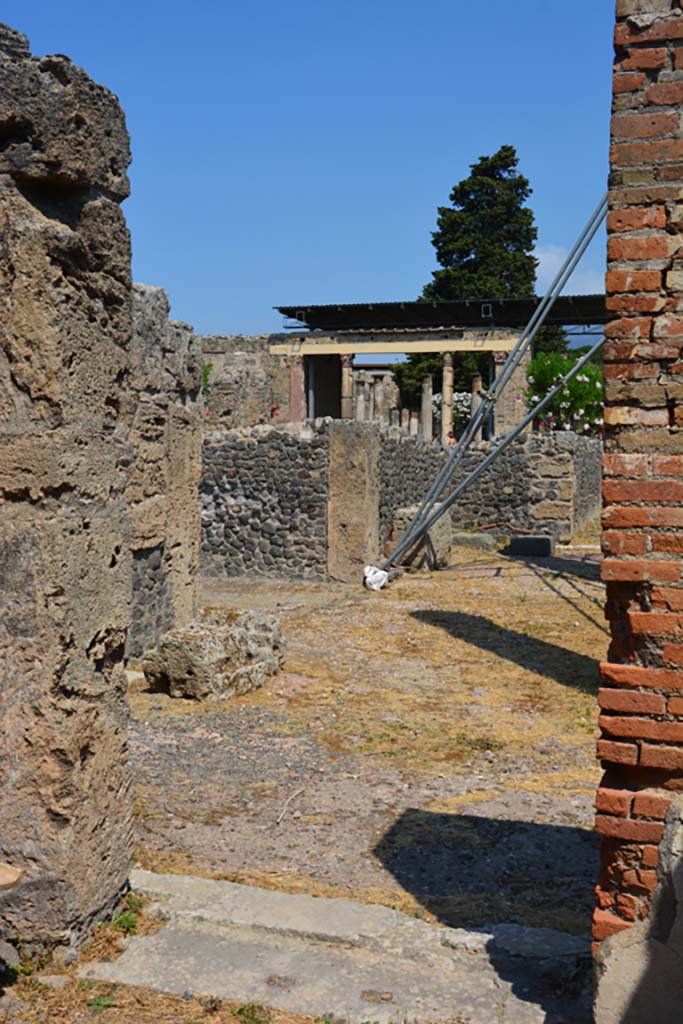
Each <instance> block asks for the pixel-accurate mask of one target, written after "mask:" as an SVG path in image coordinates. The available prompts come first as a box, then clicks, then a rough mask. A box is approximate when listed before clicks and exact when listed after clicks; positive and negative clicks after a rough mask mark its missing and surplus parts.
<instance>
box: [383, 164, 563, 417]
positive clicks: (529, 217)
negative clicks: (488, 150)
mask: <svg viewBox="0 0 683 1024" xmlns="http://www.w3.org/2000/svg"><path fill="white" fill-rule="evenodd" d="M517 165H518V159H517V152H516V150H515V148H514V146H501V148H500V149H499V150H498V152H497V153H494V154H493V156H482V157H480V158H479V160H477V162H476V163H474V164H472V165H471V167H470V175H469V177H467V178H464V179H463V180H462V181H461V182H459V183H458V184H457V185H455V187H454V188H453V190H452V192H451V194H450V197H449V198H450V202H451V205H450V206H440V207H439V208H438V217H437V229H436V231H434V232H433V233H432V244H433V246H434V248H435V249H436V256H437V260H438V262H439V263H440V265H441V269H440V270H435V271H434V272H433V274H432V280H431V281H430V282H429V284H427V285H425V287H424V288H423V290H422V295H421V296H420V299H421V300H422V301H429V302H434V301H437V302H439V301H442V302H443V301H447V300H449V299H450V300H457V299H482V300H484V299H505V298H530V297H531V296H533V295H534V294H535V292H534V285H535V280H536V268H537V265H538V260H537V259H536V257H535V256H534V255H533V250H534V245H535V243H536V238H537V231H536V226H535V223H534V215H533V212H532V210H531V209H530V208H529V207H528V206H527V205H526V201H527V200H528V198H529V196H530V195H531V186H530V185H529V181H528V179H527V178H525V177H524V175H522V174H519V172H518V170H517ZM536 348H537V350H543V349H553V350H554V349H558V350H560V351H564V349H565V348H566V338H565V335H564V331H562V329H561V328H553V327H550V328H544V329H543V330H542V332H541V334H540V335H539V338H538V344H537V346H536ZM489 366H490V356H489V355H487V354H486V353H482V354H476V353H473V352H472V353H464V354H463V355H461V356H459V357H458V358H457V359H456V361H455V380H456V387H460V388H466V389H467V388H469V386H470V384H471V380H472V377H473V375H474V374H475V373H481V375H482V377H483V379H484V381H485V382H486V381H487V379H488V376H489ZM428 373H431V374H432V375H433V376H434V378H435V381H434V383H435V388H436V390H440V388H441V360H440V358H439V357H438V356H421V355H414V356H409V357H408V361H407V362H406V363H403V364H401V365H399V366H398V367H397V368H396V378H397V380H398V383H399V386H400V388H401V392H402V395H403V399H404V401H405V402H407V404H415V403H416V402H417V401H418V400H419V395H420V389H421V379H422V377H423V376H425V375H426V374H428Z"/></svg>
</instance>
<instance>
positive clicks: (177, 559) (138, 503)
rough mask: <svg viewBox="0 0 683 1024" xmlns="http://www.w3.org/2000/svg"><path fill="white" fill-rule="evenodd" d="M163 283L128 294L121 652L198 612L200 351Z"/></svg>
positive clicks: (134, 650) (137, 648) (138, 650)
mask: <svg viewBox="0 0 683 1024" xmlns="http://www.w3.org/2000/svg"><path fill="white" fill-rule="evenodd" d="M169 309H170V307H169V302H168V298H167V296H166V293H165V292H164V291H163V290H162V289H161V288H153V287H150V286H148V285H140V284H136V285H134V287H133V297H132V313H133V318H132V328H133V329H132V337H131V342H130V369H131V382H132V385H133V396H132V400H131V403H130V419H131V432H130V442H131V444H132V445H133V447H134V449H135V461H134V464H133V466H132V472H131V476H130V479H129V482H128V486H127V488H126V500H127V502H128V505H129V507H130V510H131V516H132V526H133V536H132V548H133V552H134V559H133V610H132V622H131V627H130V630H129V632H128V638H127V642H126V654H127V656H128V657H130V658H138V657H140V655H141V654H142V653H143V651H144V649H145V648H146V647H148V646H149V645H150V644H152V643H155V642H156V641H157V640H158V638H159V636H160V635H161V633H163V632H164V631H165V630H166V629H168V628H170V626H172V625H175V626H183V625H185V624H186V623H187V622H189V621H190V619H192V618H193V616H194V614H195V610H196V597H197V594H196V587H197V580H198V578H199V544H200V532H201V520H200V511H199V505H198V501H197V493H198V488H199V478H200V475H201V453H202V432H203V426H202V415H201V408H200V401H199V388H200V381H201V350H200V347H199V344H198V340H197V339H196V338H195V336H194V335H193V333H192V328H191V327H189V326H188V325H187V324H182V323H178V322H176V321H170V320H169V319H168V314H169Z"/></svg>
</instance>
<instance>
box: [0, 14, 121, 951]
mask: <svg viewBox="0 0 683 1024" xmlns="http://www.w3.org/2000/svg"><path fill="white" fill-rule="evenodd" d="M0 96H2V103H1V107H2V109H1V112H0V120H1V121H2V137H3V144H2V150H1V152H0V237H1V245H0V580H1V583H0V823H1V825H0V861H4V862H7V863H9V864H11V865H13V866H15V867H19V868H23V869H24V875H23V878H22V881H21V883H20V884H19V885H18V886H17V887H16V888H15V889H13V890H11V891H10V892H5V893H1V894H0V934H3V935H19V936H21V938H22V939H23V940H24V941H31V940H35V941H37V942H46V943H51V942H57V943H74V944H75V943H76V942H77V941H78V940H79V938H80V937H81V935H82V933H83V931H84V929H85V928H87V927H89V925H90V924H91V923H92V922H93V920H95V919H97V917H98V916H99V915H101V914H103V913H104V912H106V911H107V909H108V908H110V907H111V906H112V905H113V904H114V902H115V901H116V900H117V898H118V896H119V894H120V893H121V892H122V890H123V888H124V886H125V885H126V881H127V878H128V870H129V866H130V862H131V853H132V834H131V811H130V799H129V785H130V779H129V773H128V765H127V760H128V759H127V736H126V734H127V722H128V706H127V702H126V677H125V673H124V647H125V643H126V633H127V630H128V627H129V624H130V610H131V593H132V569H131V521H130V514H129V510H128V507H127V504H126V500H125V496H124V492H125V488H126V485H127V482H128V477H129V472H130V467H131V465H132V463H133V459H134V453H133V451H132V450H131V449H130V446H129V444H128V433H129V425H130V424H129V413H130V410H131V409H132V406H133V404H134V396H133V393H132V390H131V385H130V364H129V362H130V355H129V350H130V339H131V277H130V239H129V235H128V230H127V228H126V222H125V220H124V217H123V214H122V212H121V209H120V205H119V204H120V203H121V201H122V200H123V199H125V197H126V196H127V195H128V193H129V184H128V177H127V174H126V171H127V167H128V164H129V161H130V151H129V140H128V134H127V132H126V126H125V121H124V116H123V112H122V111H121V108H120V107H119V104H118V102H117V100H116V97H115V96H114V95H113V94H112V93H111V92H109V91H108V90H107V89H105V88H103V87H102V86H100V85H96V84H95V83H94V82H92V81H91V80H90V79H89V78H88V76H87V75H86V74H85V72H84V71H82V70H81V69H80V68H78V67H76V66H75V65H74V64H72V63H71V61H70V60H69V59H68V58H66V57H63V56H56V57H44V58H40V59H38V58H34V59H31V56H30V53H29V48H28V42H27V40H26V39H25V38H24V37H23V36H21V35H20V34H19V33H18V32H15V31H13V30H12V29H9V28H7V27H6V26H0Z"/></svg>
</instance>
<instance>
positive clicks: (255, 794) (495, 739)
mask: <svg viewBox="0 0 683 1024" xmlns="http://www.w3.org/2000/svg"><path fill="white" fill-rule="evenodd" d="M455 554H458V555H460V558H459V561H457V563H455V564H454V565H452V566H451V567H450V568H449V569H448V570H446V571H444V572H441V573H438V574H426V573H425V574H415V575H411V576H406V577H404V578H402V579H401V580H399V581H397V582H395V583H394V584H392V587H391V588H390V590H388V591H386V592H383V593H382V594H379V595H378V594H372V595H370V594H367V593H365V592H363V591H362V590H361V589H360V588H358V589H356V588H351V587H344V586H337V585H324V584H303V583H293V584H283V583H266V582H263V581H255V582H246V581H241V582H236V581H229V584H226V585H218V584H217V583H216V581H211V583H210V586H209V585H207V590H206V594H205V603H206V604H207V605H210V606H212V607H216V606H222V607H230V608H243V607H252V608H262V609H264V610H273V611H277V612H279V613H280V614H281V615H282V622H283V632H284V636H285V638H286V640H287V655H286V661H285V665H284V671H283V672H282V673H281V674H280V675H279V676H278V677H276V678H274V679H272V680H271V681H270V682H269V683H268V684H267V686H265V687H264V688H263V689H262V690H261V691H258V692H257V693H254V694H250V695H248V696H247V697H246V698H242V699H240V700H238V701H222V702H221V701H212V702H207V703H204V704H197V703H194V702H187V701H182V700H181V701H179V700H171V699H170V698H168V697H165V696H163V695H159V694H151V693H148V692H146V691H145V689H144V685H143V683H142V681H141V679H140V678H139V677H134V679H133V682H132V685H131V704H132V710H133V723H132V730H131V758H132V763H133V770H134V775H135V779H136V811H137V829H138V859H139V862H140V863H141V864H142V865H143V866H145V867H149V868H151V869H154V870H178V871H187V872H191V873H195V874H207V875H212V876H216V877H226V878H231V879H234V880H238V881H247V882H253V883H254V884H259V885H266V886H268V887H271V888H280V889H285V890H288V891H305V892H311V893H313V894H319V895H349V896H351V895H352V896H353V897H354V898H357V899H362V900H365V901H367V902H378V903H385V904H388V905H395V906H397V907H400V908H401V909H404V910H409V911H411V912H413V913H415V914H416V916H424V917H425V918H427V919H429V920H435V921H440V922H443V923H446V924H449V925H452V926H463V927H480V926H487V925H492V924H495V923H499V922H517V923H521V924H527V925H544V926H549V927H556V928H559V929H562V930H567V931H573V932H576V933H585V932H587V931H588V930H589V923H590V913H591V908H592V889H593V884H594V880H595V877H596V874H597V847H596V843H595V841H594V838H593V834H592V832H591V826H592V813H593V812H592V805H593V791H594V788H595V784H596V782H597V778H598V769H597V766H596V764H595V762H594V740H595V712H594V694H595V691H596V687H597V665H596V661H595V660H594V659H595V658H598V657H602V656H603V652H604V651H605V650H606V645H607V638H606V634H605V628H604V624H603V622H602V621H601V615H600V611H599V606H600V605H601V603H602V590H601V585H600V583H599V582H598V579H597V568H598V567H597V557H596V556H595V555H594V554H590V553H586V552H580V553H577V552H574V553H571V552H569V553H567V555H566V556H565V557H563V558H556V559H548V560H543V561H539V562H538V563H536V564H530V563H520V562H519V561H516V560H510V559H506V558H504V557H503V556H501V555H499V554H493V555H490V556H488V555H487V556H485V557H482V556H481V555H480V554H479V553H478V554H477V556H476V557H474V556H473V555H472V554H466V553H464V552H460V553H455ZM456 609H457V610H456Z"/></svg>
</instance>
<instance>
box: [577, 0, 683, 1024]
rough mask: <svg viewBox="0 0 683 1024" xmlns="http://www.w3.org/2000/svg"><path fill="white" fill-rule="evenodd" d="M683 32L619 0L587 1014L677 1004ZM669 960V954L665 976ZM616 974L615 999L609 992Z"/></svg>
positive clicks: (642, 1014) (643, 1011) (681, 770)
mask: <svg viewBox="0 0 683 1024" xmlns="http://www.w3.org/2000/svg"><path fill="white" fill-rule="evenodd" d="M681 40H683V14H682V12H681V10H680V9H679V5H678V3H675V2H673V0H638V2H637V3H636V2H634V0H619V3H618V5H617V26H616V60H615V66H614V101H613V116H612V142H613V144H612V151H611V177H610V190H609V205H610V212H609V216H608V273H607V292H608V299H607V301H608V306H609V308H610V309H611V310H612V311H613V313H614V320H613V321H612V322H611V323H610V324H609V325H608V326H607V329H606V334H607V338H608V340H607V343H606V345H605V353H604V359H605V377H606V394H605V424H606V437H605V456H604V473H605V482H604V514H603V522H604V529H603V549H604V551H605V559H604V562H603V576H604V579H605V581H606V584H607V606H606V614H607V618H608V619H609V622H610V627H611V633H612V641H611V644H610V648H609V653H608V656H607V660H606V661H605V662H604V663H603V664H602V665H601V676H602V689H601V690H600V705H601V712H602V713H601V717H600V727H601V729H602V739H601V740H600V742H599V744H598V753H599V757H600V759H601V761H602V765H603V768H604V769H605V774H604V777H603V780H602V783H601V786H600V789H599V791H598V794H597V811H598V813H597V818H596V826H597V830H598V832H599V833H600V835H601V836H602V865H603V866H602V871H601V874H600V878H599V884H598V887H597V904H598V905H597V908H596V911H595V916H594V922H593V925H594V936H595V939H596V940H598V941H602V940H607V941H606V942H605V944H604V949H602V950H600V952H599V953H598V961H599V965H600V985H599V988H598V996H597V1003H596V1020H597V1021H598V1022H600V1024H607V1022H610V1024H612V1022H615V1024H616V1021H617V1020H619V1021H629V1022H630V1024H636V1022H640V1021H643V1022H645V1021H650V1020H655V1019H656V1020H657V1021H658V1022H662V1024H668V1022H673V1021H678V1020H679V1019H680V1018H681V1014H683V1005H682V1002H681V997H680V986H677V985H675V984H674V983H673V982H674V981H675V974H676V972H678V973H680V966H679V965H680V956H681V952H683V950H682V948H681V942H680V939H679V937H678V936H679V935H680V924H679V922H678V921H677V914H678V906H679V905H680V904H679V902H678V900H679V897H677V895H676V893H677V892H679V891H680V874H681V869H682V865H681V844H680V843H679V844H678V848H677V849H676V850H675V856H672V849H674V848H672V847H669V848H668V853H667V856H666V857H664V858H663V857H662V855H661V854H662V850H663V847H662V846H661V844H662V838H663V835H664V833H665V818H666V816H667V810H669V814H671V809H669V805H670V802H671V798H672V794H673V793H675V792H677V791H680V790H681V789H682V788H683V699H682V697H681V693H682V692H683V642H682V638H683V615H682V614H681V613H682V611H683V585H682V582H681V553H682V552H683V479H682V478H683V359H682V358H681V351H682V348H683V315H682V313H681V309H682V307H683V238H682V231H683V204H682V203H681V197H682V196H683V163H682V162H681V154H682V153H683V129H682V127H681V124H682V122H681V103H683V82H681V81H680V78H681V72H682V71H683V62H682V60H681V57H682V54H683V51H681V49H680V46H681ZM674 812H675V809H674ZM670 824H672V823H671V822H670ZM679 829H680V821H679ZM656 892H657V894H658V895H657V900H656V902H657V904H658V913H657V914H656V915H653V917H652V918H649V917H648V915H649V912H650V905H651V901H652V897H653V894H654V893H656ZM637 922H645V923H643V924H637ZM674 925H676V927H674ZM631 929H633V930H634V931H633V934H628V933H629V931H630V930H631ZM667 964H668V965H669V966H670V965H671V964H674V965H675V969H674V971H673V973H672V972H671V971H669V975H668V977H669V984H668V985H667V983H666V968H667ZM662 972H663V973H662ZM615 986H619V987H620V992H621V996H620V999H621V1000H622V1004H623V1005H622V1006H621V1009H619V1008H618V1007H617V1008H616V1009H615V1003H614V999H613V998H611V997H610V993H612V996H613V994H614V991H615ZM648 992H650V993H651V994H655V993H656V994H657V996H658V998H657V1000H656V1003H655V1002H652V1001H649V1000H648V998H647V993H648ZM655 1005H656V1006H657V1009H655Z"/></svg>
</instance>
